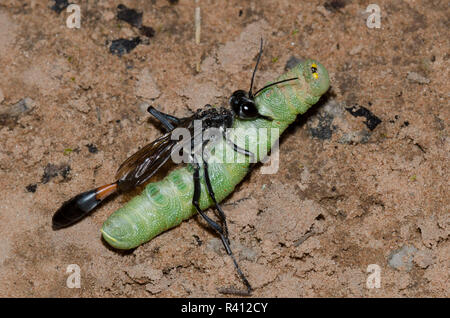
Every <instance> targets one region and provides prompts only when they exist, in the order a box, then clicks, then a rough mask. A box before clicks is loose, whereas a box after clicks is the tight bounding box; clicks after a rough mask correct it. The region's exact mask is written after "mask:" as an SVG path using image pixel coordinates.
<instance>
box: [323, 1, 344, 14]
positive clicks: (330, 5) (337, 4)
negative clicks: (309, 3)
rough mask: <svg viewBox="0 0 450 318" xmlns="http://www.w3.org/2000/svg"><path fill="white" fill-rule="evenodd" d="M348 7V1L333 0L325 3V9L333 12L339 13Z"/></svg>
mask: <svg viewBox="0 0 450 318" xmlns="http://www.w3.org/2000/svg"><path fill="white" fill-rule="evenodd" d="M346 5H347V1H345V0H332V1H328V2H325V3H324V5H323V6H324V7H325V9H327V10H328V11H331V12H337V11H339V10H340V9H343V8H344V7H345V6H346Z"/></svg>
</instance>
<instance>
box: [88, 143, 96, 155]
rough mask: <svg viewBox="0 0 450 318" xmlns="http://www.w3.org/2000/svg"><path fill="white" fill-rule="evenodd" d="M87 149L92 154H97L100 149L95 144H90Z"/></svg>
mask: <svg viewBox="0 0 450 318" xmlns="http://www.w3.org/2000/svg"><path fill="white" fill-rule="evenodd" d="M86 147H87V148H88V150H89V152H90V153H94V154H95V153H97V152H98V148H97V147H96V146H95V145H94V144H89V145H86Z"/></svg>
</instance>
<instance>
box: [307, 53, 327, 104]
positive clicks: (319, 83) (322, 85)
mask: <svg viewBox="0 0 450 318" xmlns="http://www.w3.org/2000/svg"><path fill="white" fill-rule="evenodd" d="M302 69H303V78H304V79H305V82H306V84H307V86H309V93H310V94H311V95H312V96H314V97H320V96H322V95H323V94H324V93H325V92H326V91H327V90H328V88H329V87H330V79H329V77H328V71H327V70H326V68H325V67H324V66H323V65H322V64H320V63H319V62H317V61H316V60H313V59H307V60H305V61H303V63H302Z"/></svg>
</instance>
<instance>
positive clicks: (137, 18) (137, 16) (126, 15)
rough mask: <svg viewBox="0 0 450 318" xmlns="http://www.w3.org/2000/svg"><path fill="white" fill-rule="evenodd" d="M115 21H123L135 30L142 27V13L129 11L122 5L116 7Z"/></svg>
mask: <svg viewBox="0 0 450 318" xmlns="http://www.w3.org/2000/svg"><path fill="white" fill-rule="evenodd" d="M117 19H119V20H122V21H125V22H127V23H129V24H131V25H132V26H134V27H136V28H140V27H141V26H142V12H138V11H136V10H134V9H130V8H128V7H126V6H125V5H123V4H119V5H118V6H117Z"/></svg>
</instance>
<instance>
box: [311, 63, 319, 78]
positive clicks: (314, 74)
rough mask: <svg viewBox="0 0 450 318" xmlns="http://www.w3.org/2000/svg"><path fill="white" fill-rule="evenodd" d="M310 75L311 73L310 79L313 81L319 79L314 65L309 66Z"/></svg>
mask: <svg viewBox="0 0 450 318" xmlns="http://www.w3.org/2000/svg"><path fill="white" fill-rule="evenodd" d="M311 73H312V77H314V79H318V78H319V74H318V73H317V64H316V63H312V64H311Z"/></svg>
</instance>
